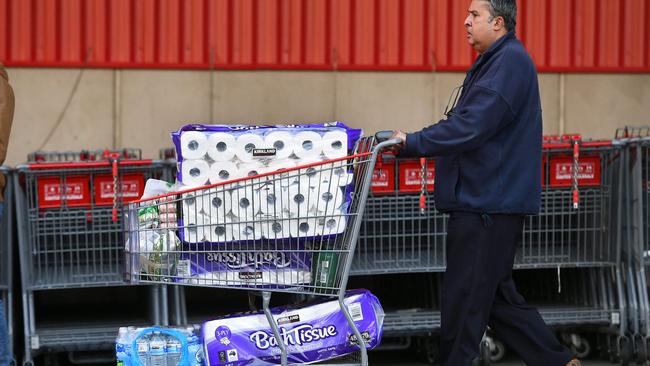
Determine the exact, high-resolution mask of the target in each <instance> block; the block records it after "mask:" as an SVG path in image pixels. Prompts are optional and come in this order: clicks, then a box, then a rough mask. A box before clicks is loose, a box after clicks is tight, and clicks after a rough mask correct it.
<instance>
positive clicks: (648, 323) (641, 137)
mask: <svg viewBox="0 0 650 366" xmlns="http://www.w3.org/2000/svg"><path fill="white" fill-rule="evenodd" d="M616 139H618V141H619V142H620V143H621V144H622V145H623V146H624V148H625V164H624V166H625V175H624V177H625V183H624V184H625V190H624V192H623V195H622V198H623V199H624V201H625V211H624V214H623V221H622V223H623V225H622V230H623V235H624V238H625V240H624V243H625V246H624V256H623V260H624V262H625V263H626V266H627V267H626V268H627V269H628V273H626V274H627V277H628V281H629V283H630V284H632V285H633V286H634V287H635V289H636V291H635V292H634V293H633V296H632V297H631V299H630V308H631V309H630V310H631V313H632V318H633V320H634V323H633V331H634V332H633V333H634V335H635V338H634V339H635V351H636V358H637V361H638V362H639V363H642V362H644V361H646V360H648V359H650V354H649V353H650V352H649V350H650V300H649V298H648V279H647V273H648V266H650V208H649V207H650V206H649V203H648V202H649V197H650V188H649V187H650V185H649V184H648V181H649V179H650V127H648V126H638V127H634V126H628V127H625V128H620V129H618V130H617V131H616Z"/></svg>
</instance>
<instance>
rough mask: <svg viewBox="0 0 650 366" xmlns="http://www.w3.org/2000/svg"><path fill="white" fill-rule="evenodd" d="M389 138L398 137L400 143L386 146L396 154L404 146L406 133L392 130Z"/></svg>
mask: <svg viewBox="0 0 650 366" xmlns="http://www.w3.org/2000/svg"><path fill="white" fill-rule="evenodd" d="M391 139H398V140H400V143H399V144H397V145H393V146H391V147H389V148H388V150H389V151H392V152H394V153H396V154H397V153H398V152H399V151H400V150H401V149H403V148H404V147H405V146H406V133H404V132H402V131H400V130H396V131H393V136H392V137H391Z"/></svg>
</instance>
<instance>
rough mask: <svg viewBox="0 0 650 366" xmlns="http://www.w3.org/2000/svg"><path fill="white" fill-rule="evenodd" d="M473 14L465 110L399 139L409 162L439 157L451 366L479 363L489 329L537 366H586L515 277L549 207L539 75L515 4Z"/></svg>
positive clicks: (489, 3) (445, 331)
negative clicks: (527, 238)
mask: <svg viewBox="0 0 650 366" xmlns="http://www.w3.org/2000/svg"><path fill="white" fill-rule="evenodd" d="M468 13H469V15H468V16H467V18H466V19H465V28H466V29H467V40H468V42H469V44H470V46H472V47H473V48H474V49H475V50H476V51H477V52H478V53H479V57H478V58H477V60H476V62H474V65H472V67H471V69H470V70H469V71H468V73H467V76H466V77H465V81H464V82H463V85H462V92H461V93H460V96H459V97H458V98H457V99H458V100H457V105H456V106H452V107H453V108H452V110H451V111H449V112H445V113H446V114H447V119H445V120H442V121H440V122H439V123H437V124H434V125H431V126H429V127H426V128H424V129H423V130H421V131H419V132H415V133H410V134H408V135H406V134H404V133H403V132H401V131H396V132H394V137H397V138H400V139H402V141H403V144H401V145H400V146H399V147H398V149H400V156H433V157H436V190H435V193H434V194H435V202H436V208H437V209H439V210H441V211H444V212H448V213H449V214H450V218H449V224H448V231H447V234H448V235H447V270H446V272H445V275H444V279H443V287H442V296H441V302H442V304H441V312H442V324H441V334H440V343H441V346H440V350H441V358H442V364H443V365H448V366H469V365H471V364H472V362H473V360H475V359H476V358H477V356H478V354H479V344H480V341H481V338H482V335H483V333H484V331H485V329H486V326H487V325H489V326H490V328H491V329H493V330H494V332H495V333H496V335H497V336H498V337H499V339H501V340H502V341H503V342H504V343H505V344H506V345H507V346H508V347H509V348H510V349H511V350H512V351H513V352H516V353H517V354H519V356H520V357H521V358H522V359H523V361H524V362H526V364H527V365H528V366H563V365H574V366H577V365H580V362H579V361H578V360H576V359H574V358H573V355H572V354H571V352H570V351H569V350H568V349H567V348H565V347H563V346H562V345H561V344H560V343H559V342H558V341H557V339H556V338H555V336H554V335H553V333H552V332H551V331H550V330H549V329H548V328H547V327H546V324H544V321H543V320H542V318H541V316H540V315H539V313H538V312H537V311H536V310H535V309H533V308H531V307H529V306H528V305H526V303H525V301H524V299H523V298H522V296H521V295H520V294H519V293H518V292H517V290H516V288H515V284H514V282H513V279H512V266H513V263H514V256H515V247H516V244H517V241H518V240H519V237H520V235H521V232H522V228H523V223H524V215H526V214H537V213H538V211H539V208H540V196H541V184H540V181H541V165H540V164H541V160H542V157H541V153H542V152H541V145H542V111H541V102H540V97H539V86H538V83H537V72H536V70H535V66H534V64H533V62H532V60H531V58H530V56H529V55H528V53H527V52H526V50H525V48H524V47H523V45H522V44H521V43H520V42H519V41H518V40H517V38H516V37H515V33H514V30H515V22H516V15H517V5H516V0H473V1H472V2H471V4H470V6H469V10H468ZM452 99H455V98H452ZM452 103H454V102H452Z"/></svg>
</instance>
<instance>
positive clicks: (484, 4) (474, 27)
mask: <svg viewBox="0 0 650 366" xmlns="http://www.w3.org/2000/svg"><path fill="white" fill-rule="evenodd" d="M467 12H468V15H467V18H465V29H466V30H467V42H468V43H469V45H470V46H472V48H474V49H475V50H476V52H478V53H483V52H485V51H486V50H487V49H488V48H490V46H491V45H492V43H494V41H495V40H496V32H495V29H494V22H495V20H494V19H492V17H491V15H490V2H489V1H486V0H472V3H471V4H470V5H469V9H468V10H467Z"/></svg>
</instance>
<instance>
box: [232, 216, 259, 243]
mask: <svg viewBox="0 0 650 366" xmlns="http://www.w3.org/2000/svg"><path fill="white" fill-rule="evenodd" d="M232 231H233V238H234V239H235V240H260V239H262V225H261V224H260V223H259V222H252V220H251V221H249V222H243V221H240V222H234V223H233V225H232Z"/></svg>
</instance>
